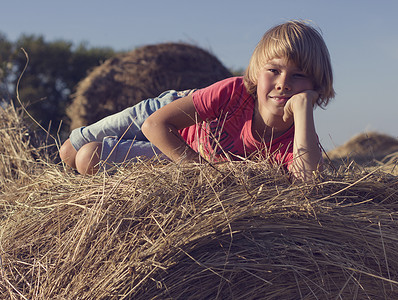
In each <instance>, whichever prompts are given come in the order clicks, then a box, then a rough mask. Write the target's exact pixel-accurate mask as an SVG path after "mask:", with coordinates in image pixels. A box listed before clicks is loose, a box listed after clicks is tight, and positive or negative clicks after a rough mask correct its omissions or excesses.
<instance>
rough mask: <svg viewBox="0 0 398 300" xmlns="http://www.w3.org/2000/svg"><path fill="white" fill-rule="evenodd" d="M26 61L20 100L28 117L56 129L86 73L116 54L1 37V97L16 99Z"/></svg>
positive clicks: (59, 42)
mask: <svg viewBox="0 0 398 300" xmlns="http://www.w3.org/2000/svg"><path fill="white" fill-rule="evenodd" d="M21 48H23V49H24V50H25V51H26V53H27V55H28V57H29V64H28V66H27V69H26V71H25V73H24V74H23V76H22V78H21V81H20V85H19V98H20V100H21V101H22V102H23V103H24V106H25V107H26V108H27V109H28V111H29V113H30V114H31V115H32V116H33V117H34V118H35V119H36V120H37V121H38V122H40V123H41V124H42V126H43V127H48V126H49V124H50V123H52V128H53V129H54V130H55V129H57V127H58V126H57V124H58V123H59V122H60V121H61V120H66V115H65V109H66V107H67V106H68V105H69V104H70V101H71V99H70V95H71V93H73V91H74V88H75V86H76V85H77V83H78V82H79V81H80V80H82V79H83V78H84V77H85V76H86V74H87V72H88V71H89V70H90V69H91V68H93V67H95V66H97V65H99V64H100V63H101V62H103V61H104V60H106V59H107V58H109V57H111V56H113V55H114V54H115V52H114V50H112V49H111V48H89V47H88V46H87V45H86V44H83V43H82V44H80V45H78V46H77V47H74V45H73V44H72V43H71V42H68V41H63V40H56V41H52V42H48V41H46V40H45V39H44V38H43V36H35V35H22V36H20V38H19V39H18V40H17V41H16V42H15V43H11V42H9V41H7V39H6V37H5V36H4V35H3V34H1V33H0V79H1V85H0V97H1V99H2V100H3V101H11V100H10V99H16V91H15V88H16V83H17V80H18V78H19V76H20V75H21V73H22V71H23V69H24V67H25V65H26V62H27V59H26V56H25V53H24V52H23V51H22V50H21Z"/></svg>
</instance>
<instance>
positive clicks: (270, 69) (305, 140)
mask: <svg viewBox="0 0 398 300" xmlns="http://www.w3.org/2000/svg"><path fill="white" fill-rule="evenodd" d="M333 97H334V90H333V75H332V68H331V64H330V57H329V52H328V50H327V47H326V45H325V43H324V41H323V39H322V37H321V35H320V34H319V32H318V31H317V30H315V29H314V28H313V27H311V26H310V25H308V24H307V23H306V22H303V21H289V22H286V23H283V24H281V25H278V26H275V27H273V28H271V29H270V30H268V31H267V32H266V33H265V35H264V36H263V38H262V39H261V41H260V42H259V43H258V45H257V47H256V48H255V50H254V53H253V55H252V57H251V60H250V63H249V66H248V68H247V69H246V72H245V75H244V77H232V78H228V79H225V80H222V81H220V82H217V83H215V84H213V85H211V86H209V87H207V88H204V89H200V90H196V91H193V90H190V91H184V92H176V91H169V92H165V93H163V94H162V95H160V96H159V97H158V98H155V99H148V100H146V101H144V102H141V103H139V104H137V105H136V106H134V107H131V108H128V109H126V110H124V111H122V112H120V113H118V114H115V115H112V116H110V117H107V118H105V119H103V120H101V121H99V122H97V123H95V124H93V125H91V126H88V127H84V128H79V129H76V130H74V131H73V132H72V133H71V136H70V139H68V140H67V141H66V142H65V143H64V145H63V146H62V147H61V149H60V156H61V158H62V160H63V161H64V162H65V163H66V164H68V165H69V166H71V167H73V168H77V170H78V171H79V172H80V173H82V174H92V173H95V172H97V170H98V168H99V162H100V161H107V162H108V163H120V162H122V161H123V160H125V159H132V158H134V157H135V156H140V155H145V156H153V155H155V154H156V153H163V154H164V155H166V156H167V157H168V158H170V159H172V160H173V161H176V162H201V161H202V160H203V159H205V160H209V161H222V160H237V159H241V158H247V157H250V156H253V155H255V154H261V155H263V156H264V157H271V159H272V160H273V161H274V162H276V163H279V164H282V165H284V166H286V168H287V169H288V170H289V171H290V172H291V174H292V175H293V176H295V177H296V178H297V179H301V180H308V179H310V178H312V174H313V172H314V171H316V170H318V169H319V168H320V167H321V161H322V155H321V151H320V148H319V145H318V138H317V134H316V131H315V126H314V120H313V108H314V106H316V105H319V106H326V105H327V104H328V102H329V100H330V99H331V98H333ZM166 104H167V105H166ZM130 125H131V126H130ZM129 126H130V127H129ZM112 136H114V137H112ZM112 151H113V152H112Z"/></svg>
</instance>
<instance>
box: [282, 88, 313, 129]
mask: <svg viewBox="0 0 398 300" xmlns="http://www.w3.org/2000/svg"><path fill="white" fill-rule="evenodd" d="M318 98H319V93H318V92H316V91H314V90H306V91H304V92H301V93H298V94H296V95H293V96H292V97H291V98H290V99H289V101H287V102H286V105H285V108H284V114H283V121H284V122H286V121H287V120H289V119H290V118H292V117H293V116H294V114H295V113H298V111H299V110H301V109H308V108H311V110H312V109H313V107H314V105H315V103H316V100H318Z"/></svg>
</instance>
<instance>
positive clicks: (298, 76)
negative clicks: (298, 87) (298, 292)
mask: <svg viewBox="0 0 398 300" xmlns="http://www.w3.org/2000/svg"><path fill="white" fill-rule="evenodd" d="M293 76H294V77H296V78H307V75H306V74H304V73H297V74H294V75H293Z"/></svg>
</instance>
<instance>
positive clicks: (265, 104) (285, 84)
mask: <svg viewBox="0 0 398 300" xmlns="http://www.w3.org/2000/svg"><path fill="white" fill-rule="evenodd" d="M313 89H314V84H313V81H312V79H311V78H310V77H309V76H308V75H307V74H305V73H304V72H303V71H302V70H300V69H299V68H298V67H297V66H296V65H295V64H294V63H292V62H289V61H288V60H286V59H284V58H274V59H272V60H270V61H268V62H267V63H266V64H265V66H264V68H263V69H262V70H260V72H259V74H258V77H257V98H258V102H259V109H260V110H262V113H263V114H264V113H267V114H269V117H271V116H280V117H282V116H283V113H284V106H285V104H286V102H287V101H288V100H289V99H290V98H291V97H292V96H293V95H295V94H298V93H301V92H304V91H306V90H313Z"/></svg>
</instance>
